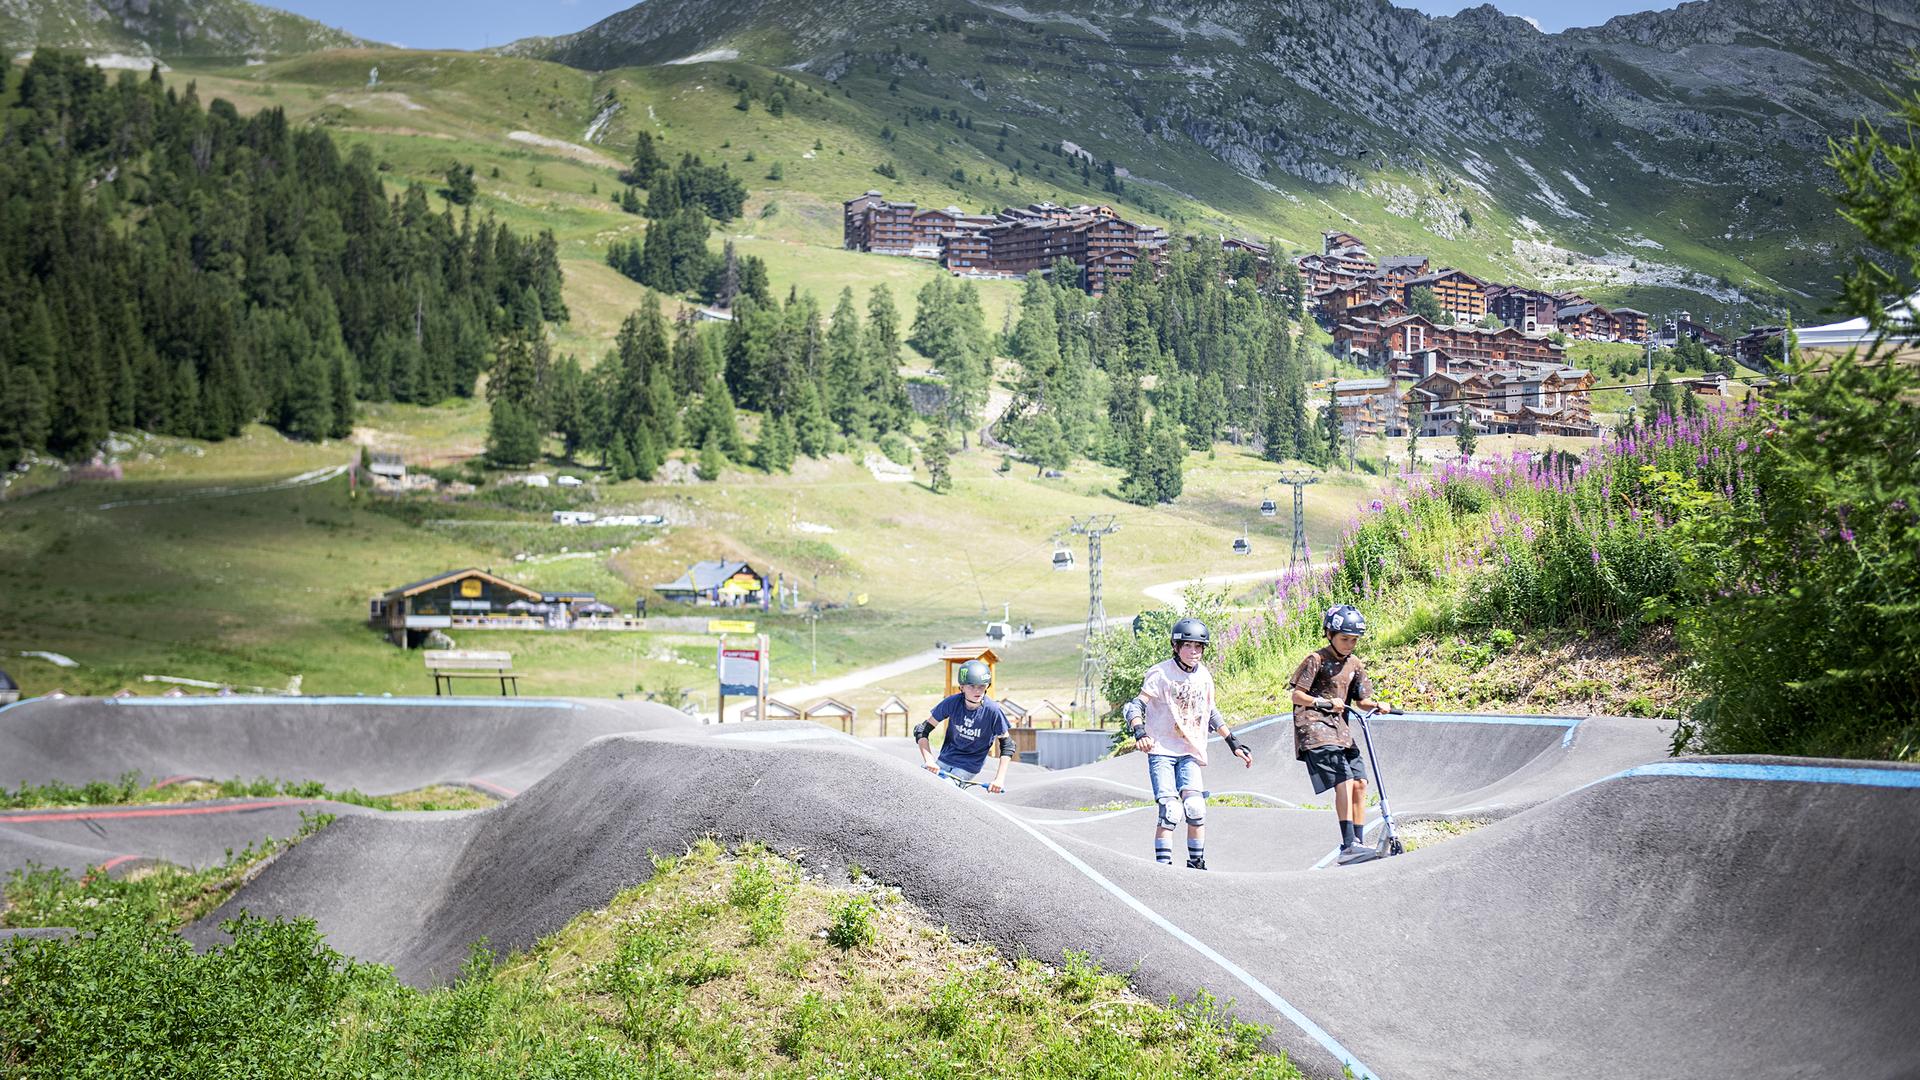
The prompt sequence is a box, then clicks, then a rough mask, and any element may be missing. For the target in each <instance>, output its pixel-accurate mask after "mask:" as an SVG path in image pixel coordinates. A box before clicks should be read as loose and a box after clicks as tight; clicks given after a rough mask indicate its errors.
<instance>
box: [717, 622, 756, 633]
mask: <svg viewBox="0 0 1920 1080" xmlns="http://www.w3.org/2000/svg"><path fill="white" fill-rule="evenodd" d="M707 633H709V634H751V633H753V620H752V619H708V620H707Z"/></svg>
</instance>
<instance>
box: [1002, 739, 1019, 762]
mask: <svg viewBox="0 0 1920 1080" xmlns="http://www.w3.org/2000/svg"><path fill="white" fill-rule="evenodd" d="M999 741H1000V756H1001V757H1003V758H1006V759H1007V760H1009V761H1019V760H1020V749H1019V748H1018V747H1016V746H1014V745H1013V736H1011V735H1002V736H1000V740H999Z"/></svg>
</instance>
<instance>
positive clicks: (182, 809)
mask: <svg viewBox="0 0 1920 1080" xmlns="http://www.w3.org/2000/svg"><path fill="white" fill-rule="evenodd" d="M320 801H321V800H319V799H274V800H270V801H266V802H248V803H227V804H224V805H221V806H155V807H148V808H145V809H141V810H72V811H66V812H63V813H50V814H8V815H5V816H0V824H7V825H31V824H33V823H34V822H36V821H92V820H99V821H106V820H111V819H115V818H150V817H186V816H188V815H193V814H233V813H243V812H245V811H248V810H270V809H272V808H274V807H276V806H307V805H310V804H312V803H316V802H320Z"/></svg>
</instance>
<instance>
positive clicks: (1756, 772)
mask: <svg viewBox="0 0 1920 1080" xmlns="http://www.w3.org/2000/svg"><path fill="white" fill-rule="evenodd" d="M1633 776H1685V777H1693V778H1697V779H1705V780H1762V781H1773V782H1776V783H1792V784H1848V785H1852V786H1854V787H1880V788H1905V789H1907V790H1920V769H1863V768H1860V767H1858V766H1849V765H1766V764H1761V763H1758V762H1744V761H1655V762H1651V763H1649V764H1646V765H1635V766H1634V767H1633V768H1631V769H1624V770H1622V771H1620V772H1617V773H1614V774H1613V775H1612V776H1608V777H1603V778H1602V779H1599V780H1595V781H1594V782H1593V783H1594V784H1604V783H1606V782H1607V781H1608V780H1624V779H1627V778H1628V777H1633ZM1586 786H1587V787H1592V786H1593V784H1588V785H1586Z"/></svg>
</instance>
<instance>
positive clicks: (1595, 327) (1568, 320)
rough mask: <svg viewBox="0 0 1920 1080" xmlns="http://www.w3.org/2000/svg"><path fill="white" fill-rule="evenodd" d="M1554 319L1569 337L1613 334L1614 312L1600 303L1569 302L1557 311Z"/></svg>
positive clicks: (1593, 336)
mask: <svg viewBox="0 0 1920 1080" xmlns="http://www.w3.org/2000/svg"><path fill="white" fill-rule="evenodd" d="M1553 321H1554V325H1555V326H1556V327H1558V328H1559V330H1560V332H1561V333H1563V334H1565V335H1567V336H1568V337H1580V338H1608V337H1612V336H1613V314H1612V313H1611V312H1609V311H1608V310H1607V309H1606V308H1603V307H1601V306H1600V305H1599V304H1568V305H1567V306H1566V307H1563V308H1561V309H1560V310H1559V311H1558V312H1557V313H1555V315H1554V320H1553Z"/></svg>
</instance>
